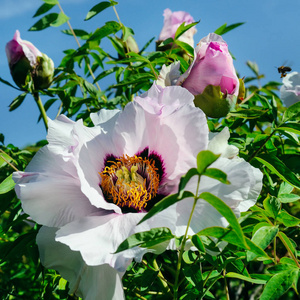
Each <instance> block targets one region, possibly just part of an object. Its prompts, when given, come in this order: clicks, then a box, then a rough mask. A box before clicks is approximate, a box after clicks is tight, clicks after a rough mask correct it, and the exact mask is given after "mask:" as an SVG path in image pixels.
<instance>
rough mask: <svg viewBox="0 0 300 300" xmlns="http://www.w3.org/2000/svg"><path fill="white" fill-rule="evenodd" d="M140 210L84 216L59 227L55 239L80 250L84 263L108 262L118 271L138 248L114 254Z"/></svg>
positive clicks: (132, 225) (125, 266)
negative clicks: (136, 211) (137, 211)
mask: <svg viewBox="0 0 300 300" xmlns="http://www.w3.org/2000/svg"><path fill="white" fill-rule="evenodd" d="M144 215H145V214H144V213H128V214H115V213H110V214H107V215H103V216H98V215H94V216H88V217H85V218H82V219H80V220H77V221H75V222H72V223H69V224H67V225H66V226H64V227H62V228H60V229H59V230H58V231H57V234H56V241H58V242H61V243H64V244H66V245H68V246H69V247H70V248H71V249H72V250H74V251H80V253H81V255H82V257H83V259H84V261H85V262H86V264H87V265H90V266H97V265H102V264H109V265H110V266H111V267H113V268H115V269H116V270H118V271H120V272H125V270H126V268H127V267H128V265H129V264H130V262H131V260H132V257H135V255H136V254H138V253H139V251H143V250H142V249H140V248H138V247H136V248H133V249H130V250H127V251H126V252H121V253H118V254H114V252H115V251H116V250H117V248H118V246H119V244H121V242H123V240H125V239H126V238H128V237H129V236H130V235H131V234H132V233H133V229H134V227H135V226H136V224H137V223H138V222H139V221H140V220H141V218H142V217H143V216H144Z"/></svg>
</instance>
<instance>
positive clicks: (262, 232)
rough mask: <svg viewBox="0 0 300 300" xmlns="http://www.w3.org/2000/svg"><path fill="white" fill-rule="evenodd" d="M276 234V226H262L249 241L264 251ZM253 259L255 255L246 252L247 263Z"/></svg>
mask: <svg viewBox="0 0 300 300" xmlns="http://www.w3.org/2000/svg"><path fill="white" fill-rule="evenodd" d="M277 233H278V227H277V226H262V227H260V228H259V229H258V230H257V231H256V232H255V233H254V235H253V237H252V239H251V241H252V242H253V243H255V244H256V245H257V246H259V247H260V248H261V249H265V248H266V247H267V246H268V245H269V244H270V243H271V242H272V241H273V240H274V238H275V237H276V235H277ZM255 257H257V255H256V254H255V253H253V252H251V251H248V252H247V261H251V260H253V259H254V258H255Z"/></svg>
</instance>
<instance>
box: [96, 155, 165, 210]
mask: <svg viewBox="0 0 300 300" xmlns="http://www.w3.org/2000/svg"><path fill="white" fill-rule="evenodd" d="M107 163H110V166H106V167H105V168H104V170H103V171H102V172H101V173H100V176H101V179H102V180H101V184H100V186H101V188H102V191H103V193H104V195H105V197H106V198H107V200H109V201H113V203H115V204H116V205H118V206H119V207H124V206H126V207H129V208H134V209H136V210H138V211H139V210H141V209H142V208H145V207H146V206H147V202H148V201H149V200H151V199H152V198H153V197H155V196H156V193H157V190H158V187H159V175H158V173H157V168H155V162H154V160H149V159H148V158H142V157H137V156H133V157H130V156H128V155H126V156H122V157H120V158H118V159H116V161H108V162H107Z"/></svg>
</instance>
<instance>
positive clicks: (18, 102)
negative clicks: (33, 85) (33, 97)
mask: <svg viewBox="0 0 300 300" xmlns="http://www.w3.org/2000/svg"><path fill="white" fill-rule="evenodd" d="M26 95H27V93H23V94H21V95H19V96H17V97H16V98H15V99H14V100H13V101H12V102H11V103H10V105H9V111H13V110H15V109H16V108H18V107H19V106H20V105H21V104H22V103H23V101H24V99H25V97H26Z"/></svg>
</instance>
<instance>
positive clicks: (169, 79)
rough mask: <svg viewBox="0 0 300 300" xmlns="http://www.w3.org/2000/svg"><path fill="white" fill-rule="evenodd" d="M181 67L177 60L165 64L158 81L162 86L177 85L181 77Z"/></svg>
mask: <svg viewBox="0 0 300 300" xmlns="http://www.w3.org/2000/svg"><path fill="white" fill-rule="evenodd" d="M179 68H180V62H179V61H176V62H174V63H172V64H170V65H169V66H166V65H163V66H162V69H161V71H160V73H159V76H158V79H157V81H156V83H157V84H158V85H160V86H162V87H166V86H171V85H175V84H176V82H177V80H178V78H179V77H180V71H179Z"/></svg>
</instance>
